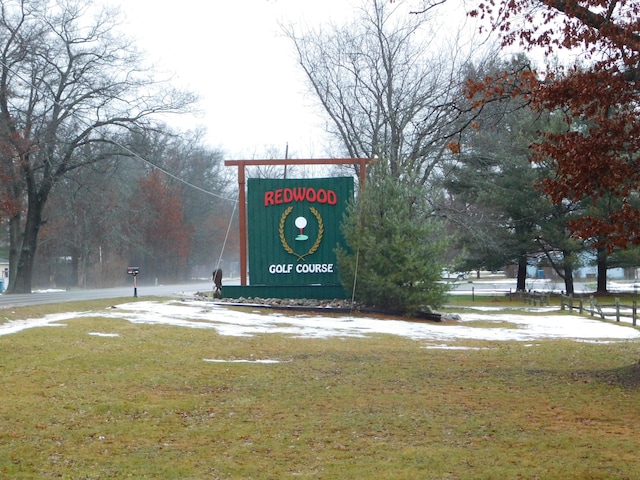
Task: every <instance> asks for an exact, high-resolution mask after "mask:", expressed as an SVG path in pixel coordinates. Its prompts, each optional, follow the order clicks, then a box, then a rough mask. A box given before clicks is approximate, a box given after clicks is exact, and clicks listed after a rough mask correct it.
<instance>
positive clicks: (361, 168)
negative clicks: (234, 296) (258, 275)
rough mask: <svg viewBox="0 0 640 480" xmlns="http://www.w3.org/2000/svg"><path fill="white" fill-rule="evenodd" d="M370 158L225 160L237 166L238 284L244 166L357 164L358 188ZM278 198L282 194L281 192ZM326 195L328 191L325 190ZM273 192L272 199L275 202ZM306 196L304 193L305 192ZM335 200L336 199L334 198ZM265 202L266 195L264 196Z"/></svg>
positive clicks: (243, 261) (243, 239) (243, 279)
mask: <svg viewBox="0 0 640 480" xmlns="http://www.w3.org/2000/svg"><path fill="white" fill-rule="evenodd" d="M369 163H371V159H370V158H313V159H306V160H292V159H282V160H225V162H224V164H225V166H227V167H232V166H237V167H238V202H239V203H240V205H239V207H240V222H239V223H240V285H243V286H244V285H246V284H247V194H246V191H245V167H247V166H251V165H358V174H359V176H358V178H359V182H360V188H362V187H364V181H365V178H366V176H367V164H369ZM280 195H281V196H280V200H281V201H282V200H283V198H284V196H283V193H282V192H281V194H280ZM327 195H329V193H328V192H327ZM275 196H276V195H275V193H274V198H273V201H274V202H275V201H276V199H275ZM305 197H306V193H305ZM336 201H337V199H336ZM265 202H266V196H265Z"/></svg>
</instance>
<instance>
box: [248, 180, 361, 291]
mask: <svg viewBox="0 0 640 480" xmlns="http://www.w3.org/2000/svg"><path fill="white" fill-rule="evenodd" d="M247 187H248V188H247V223H248V228H247V231H248V236H249V248H248V252H249V279H250V284H251V285H337V284H339V283H340V281H339V279H338V272H337V267H336V254H335V248H336V247H337V246H338V245H341V244H344V241H343V238H342V233H341V232H340V223H341V222H342V219H343V216H344V213H345V210H346V207H347V204H348V202H349V200H351V199H352V198H353V178H351V177H340V178H316V179H286V180H281V179H280V180H279V179H263V178H250V179H248V181H247Z"/></svg>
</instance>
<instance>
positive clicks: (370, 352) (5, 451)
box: [0, 299, 640, 480]
mask: <svg viewBox="0 0 640 480" xmlns="http://www.w3.org/2000/svg"><path fill="white" fill-rule="evenodd" d="M127 301H130V299H127ZM112 304H114V300H109V301H105V302H102V303H101V302H91V303H89V304H84V305H82V304H70V305H68V306H58V307H55V309H57V310H58V311H60V310H64V308H67V309H68V310H78V309H83V310H87V309H95V310H96V311H97V312H99V310H100V309H101V308H104V307H107V306H108V305H112ZM52 308H54V307H34V308H32V309H11V312H9V311H0V318H2V317H6V318H12V319H15V318H26V317H27V316H33V315H35V314H40V313H41V312H44V311H50V310H51V309H52ZM0 321H1V320H0ZM64 323H65V324H66V325H67V326H66V327H54V326H50V327H46V328H34V329H30V330H25V331H22V332H19V333H15V334H10V335H5V336H0V385H2V388H1V389H0V445H1V448H0V478H7V479H46V478H63V479H74V480H75V479H106V478H117V479H121V478H135V479H145V478H148V479H282V478H324V479H500V480H502V479H519V478H522V479H545V480H547V479H608V478H616V479H623V478H629V479H631V478H638V476H637V475H638V464H639V460H638V458H639V453H640V437H639V436H638V434H637V430H636V426H637V425H638V424H640V409H639V408H638V394H639V393H640V392H639V391H638V390H639V388H640V387H639V386H638V385H639V384H638V383H637V381H638V379H640V373H639V372H640V369H639V368H638V366H637V362H638V359H639V358H640V349H639V348H638V347H639V345H640V344H639V343H638V342H620V343H580V342H575V341H567V340H545V341H538V342H535V344H524V343H521V342H488V341H459V342H455V346H456V347H466V348H467V349H446V350H442V349H428V348H424V347H425V344H426V342H421V341H416V340H410V339H406V338H400V337H396V336H383V335H376V336H371V337H368V338H339V339H336V338H333V339H301V338H293V337H288V336H284V335H273V334H270V335H262V336H254V337H228V336H221V335H219V334H217V333H216V332H215V331H214V330H204V329H190V328H183V327H173V326H161V325H134V324H131V323H129V322H126V321H124V320H113V319H111V320H107V319H105V318H101V317H100V316H99V314H98V313H97V314H96V316H95V317H90V318H81V319H74V320H70V321H66V322H64ZM96 333H100V334H101V335H100V336H99V335H95V334H96ZM106 334H117V335H118V336H105V335H106ZM449 343H451V342H449ZM206 360H219V361H215V362H214V361H206ZM234 360H235V361H237V360H271V361H274V363H258V362H244V363H242V362H234ZM276 362H277V363H276Z"/></svg>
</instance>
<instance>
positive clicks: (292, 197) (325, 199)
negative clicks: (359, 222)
mask: <svg viewBox="0 0 640 480" xmlns="http://www.w3.org/2000/svg"><path fill="white" fill-rule="evenodd" d="M304 201H307V202H310V203H316V202H317V203H326V204H329V205H335V204H337V203H338V194H337V193H336V192H334V191H333V190H325V189H324V188H321V189H319V190H317V191H316V189H315V188H307V187H294V188H282V189H278V190H269V191H266V192H264V206H265V207H270V206H272V205H280V204H282V203H292V202H304Z"/></svg>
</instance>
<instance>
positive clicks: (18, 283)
mask: <svg viewBox="0 0 640 480" xmlns="http://www.w3.org/2000/svg"><path fill="white" fill-rule="evenodd" d="M29 196H30V197H32V198H30V199H29V203H28V205H29V207H28V209H27V221H26V223H25V225H24V232H23V234H22V245H21V248H20V252H19V257H18V261H17V266H16V275H15V278H14V279H13V281H12V282H11V289H10V291H9V293H31V280H32V276H33V262H34V260H35V256H36V250H37V247H38V234H39V233H40V227H41V225H42V210H43V208H44V204H45V200H46V198H47V195H46V194H45V195H43V194H40V195H38V194H33V195H31V194H30V195H29Z"/></svg>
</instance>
